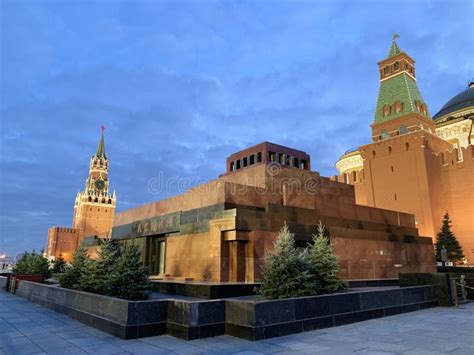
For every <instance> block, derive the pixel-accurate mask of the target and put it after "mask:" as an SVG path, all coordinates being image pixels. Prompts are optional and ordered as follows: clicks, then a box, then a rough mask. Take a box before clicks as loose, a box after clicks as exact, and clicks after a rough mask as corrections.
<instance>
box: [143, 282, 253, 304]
mask: <svg viewBox="0 0 474 355" xmlns="http://www.w3.org/2000/svg"><path fill="white" fill-rule="evenodd" d="M152 283H153V290H155V291H157V292H160V293H167V294H170V295H180V296H188V297H196V298H203V299H209V300H215V299H221V298H230V297H241V296H252V295H254V294H255V287H259V286H260V284H259V283H194V282H177V281H161V280H160V281H153V282H152Z"/></svg>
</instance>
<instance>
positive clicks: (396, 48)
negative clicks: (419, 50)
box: [387, 41, 402, 59]
mask: <svg viewBox="0 0 474 355" xmlns="http://www.w3.org/2000/svg"><path fill="white" fill-rule="evenodd" d="M401 52H402V50H401V49H400V47H399V46H398V44H397V42H395V41H393V42H392V46H391V47H390V51H389V52H388V56H387V59H388V58H392V57H395V56H396V55H397V54H400V53H401Z"/></svg>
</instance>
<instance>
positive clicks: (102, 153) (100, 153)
mask: <svg viewBox="0 0 474 355" xmlns="http://www.w3.org/2000/svg"><path fill="white" fill-rule="evenodd" d="M100 130H101V136H100V142H99V146H98V147H97V152H96V153H95V156H96V157H98V158H105V159H107V156H106V155H105V144H104V131H105V127H104V126H101V127H100Z"/></svg>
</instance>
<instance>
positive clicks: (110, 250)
mask: <svg viewBox="0 0 474 355" xmlns="http://www.w3.org/2000/svg"><path fill="white" fill-rule="evenodd" d="M120 255H121V248H120V246H119V245H118V243H117V242H116V241H115V240H112V239H105V240H102V241H101V245H100V248H99V252H98V255H97V260H96V261H93V262H92V261H91V262H89V264H88V267H89V279H87V280H83V287H84V289H85V290H88V291H89V292H95V293H99V294H102V295H109V296H112V295H113V289H112V288H113V287H112V286H111V284H110V282H109V279H110V275H111V273H112V272H113V271H114V269H115V268H116V264H117V262H118V259H119V258H120Z"/></svg>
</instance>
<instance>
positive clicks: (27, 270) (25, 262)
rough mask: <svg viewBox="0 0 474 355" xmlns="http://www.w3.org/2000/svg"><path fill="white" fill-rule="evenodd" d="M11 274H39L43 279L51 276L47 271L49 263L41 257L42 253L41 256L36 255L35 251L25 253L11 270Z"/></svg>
mask: <svg viewBox="0 0 474 355" xmlns="http://www.w3.org/2000/svg"><path fill="white" fill-rule="evenodd" d="M13 273H15V274H40V275H43V276H44V277H45V278H48V277H50V276H51V271H50V270H49V261H48V259H46V258H45V257H44V256H43V251H41V254H36V251H35V250H33V252H32V253H31V254H29V253H27V252H25V253H24V254H23V256H22V257H21V259H20V260H19V261H18V262H17V263H16V265H15V267H14V268H13Z"/></svg>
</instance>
